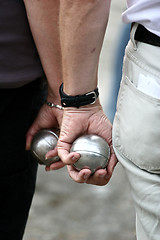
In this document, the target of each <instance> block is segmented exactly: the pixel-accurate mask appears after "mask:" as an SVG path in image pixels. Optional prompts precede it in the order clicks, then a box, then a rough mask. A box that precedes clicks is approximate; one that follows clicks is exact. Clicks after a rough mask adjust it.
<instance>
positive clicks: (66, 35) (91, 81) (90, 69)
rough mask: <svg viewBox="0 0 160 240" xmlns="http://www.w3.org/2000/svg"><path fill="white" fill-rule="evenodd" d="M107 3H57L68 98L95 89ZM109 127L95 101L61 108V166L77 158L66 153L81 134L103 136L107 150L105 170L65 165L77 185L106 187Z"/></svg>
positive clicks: (102, 0)
mask: <svg viewBox="0 0 160 240" xmlns="http://www.w3.org/2000/svg"><path fill="white" fill-rule="evenodd" d="M109 9H110V0H61V1H60V42H61V54H62V69H63V71H62V72H63V82H64V92H65V93H66V94H68V95H73V96H75V95H78V94H84V93H87V92H89V91H92V90H94V89H95V88H96V87H97V81H98V79H97V71H98V65H99V55H100V52H101V47H102V44H103V38H104V34H105V30H106V26H107V22H108V16H109ZM111 133H112V126H111V123H110V122H109V120H108V119H107V117H106V116H105V114H104V113H103V110H102V107H101V105H100V102H99V100H97V101H96V103H95V104H93V105H86V106H82V107H80V108H78V109H77V108H75V107H68V108H65V110H64V114H63V121H62V127H61V135H60V138H59V142H58V152H59V155H60V157H61V159H62V161H63V162H64V163H65V164H69V165H72V163H73V162H75V161H76V160H77V159H78V158H79V157H80V155H79V154H78V153H70V147H71V145H72V142H73V141H74V140H75V139H76V138H77V137H78V136H79V135H83V134H97V135H99V136H101V137H103V138H104V139H105V140H106V141H107V142H108V144H109V145H110V148H111V152H112V154H111V158H110V162H109V164H108V167H107V169H101V170H98V171H96V173H95V174H94V175H93V176H90V175H91V172H90V170H88V169H83V170H81V171H80V172H77V171H75V170H74V168H73V167H72V166H68V171H69V174H70V176H71V177H72V178H73V179H74V180H75V181H77V182H81V183H82V182H87V183H92V184H97V185H104V184H106V183H107V182H108V181H109V179H110V177H111V175H112V172H113V169H114V167H115V165H116V163H117V160H116V157H115V155H114V152H113V148H112V134H111Z"/></svg>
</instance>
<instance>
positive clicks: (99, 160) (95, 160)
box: [70, 134, 110, 173]
mask: <svg viewBox="0 0 160 240" xmlns="http://www.w3.org/2000/svg"><path fill="white" fill-rule="evenodd" d="M70 152H78V153H79V154H80V158H79V159H78V161H77V162H75V163H74V164H73V166H74V167H75V168H76V169H77V170H78V171H80V170H82V169H85V168H88V169H90V170H91V172H92V173H94V172H95V171H96V170H98V169H100V168H106V166H107V164H108V160H109V158H110V148H109V145H108V144H107V142H106V141H105V140H104V139H103V138H102V137H99V136H97V135H93V134H92V135H91V134H90V135H84V136H81V137H79V138H77V139H76V140H75V141H74V142H73V144H72V147H71V150H70Z"/></svg>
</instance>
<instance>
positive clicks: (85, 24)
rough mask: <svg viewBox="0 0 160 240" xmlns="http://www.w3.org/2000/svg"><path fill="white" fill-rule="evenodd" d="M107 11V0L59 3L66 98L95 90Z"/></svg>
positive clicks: (69, 0) (108, 5) (65, 0)
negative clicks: (67, 95)
mask: <svg viewBox="0 0 160 240" xmlns="http://www.w3.org/2000/svg"><path fill="white" fill-rule="evenodd" d="M109 9H110V0H61V1H60V38H61V49H62V65H63V81H64V90H65V92H66V93H67V94H70V95H76V94H83V93H86V92H87V91H91V90H94V89H95V88H96V86H97V69H98V62H99V54H100V51H101V47H102V43H103V38H104V34H105V29H106V26H107V21H108V15H109ZM77 84H78V88H77Z"/></svg>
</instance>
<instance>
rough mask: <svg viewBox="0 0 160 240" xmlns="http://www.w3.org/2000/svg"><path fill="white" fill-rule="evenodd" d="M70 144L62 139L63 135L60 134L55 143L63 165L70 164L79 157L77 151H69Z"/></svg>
mask: <svg viewBox="0 0 160 240" xmlns="http://www.w3.org/2000/svg"><path fill="white" fill-rule="evenodd" d="M71 145H72V144H71V143H67V142H66V141H64V139H63V137H62V136H61V135H60V137H59V139H58V143H57V148H58V155H59V157H60V159H61V160H62V162H63V163H64V164H65V165H72V164H73V163H75V162H76V161H77V160H78V159H79V158H80V154H79V153H77V152H71V153H70V148H71Z"/></svg>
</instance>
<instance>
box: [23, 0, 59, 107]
mask: <svg viewBox="0 0 160 240" xmlns="http://www.w3.org/2000/svg"><path fill="white" fill-rule="evenodd" d="M24 4H25V7H26V11H27V16H28V20H29V24H30V28H31V31H32V35H33V38H34V40H35V44H36V47H37V49H38V53H39V55H40V58H41V62H42V66H43V69H44V71H45V74H46V77H47V81H48V85H49V96H48V100H49V101H51V102H52V100H56V101H58V103H60V102H59V101H60V99H59V86H60V84H61V82H62V74H61V73H62V71H61V50H60V39H59V8H60V1H59V0H45V1H38V0H24ZM52 98H54V99H52ZM56 103H57V102H56Z"/></svg>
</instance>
